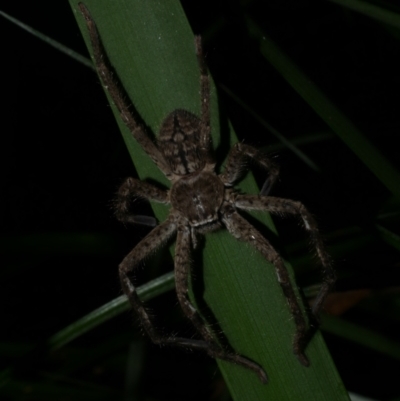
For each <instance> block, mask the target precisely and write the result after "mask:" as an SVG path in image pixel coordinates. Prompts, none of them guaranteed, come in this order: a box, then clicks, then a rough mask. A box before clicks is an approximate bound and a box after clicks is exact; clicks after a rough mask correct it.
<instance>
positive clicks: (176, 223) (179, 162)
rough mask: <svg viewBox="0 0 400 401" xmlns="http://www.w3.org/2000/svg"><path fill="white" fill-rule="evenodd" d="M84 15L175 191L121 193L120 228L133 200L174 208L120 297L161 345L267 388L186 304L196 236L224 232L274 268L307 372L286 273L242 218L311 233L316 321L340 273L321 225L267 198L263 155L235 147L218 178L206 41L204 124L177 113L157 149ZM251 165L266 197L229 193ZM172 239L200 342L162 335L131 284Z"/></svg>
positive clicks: (290, 204)
mask: <svg viewBox="0 0 400 401" xmlns="http://www.w3.org/2000/svg"><path fill="white" fill-rule="evenodd" d="M79 8H80V10H81V12H82V14H83V16H84V18H85V21H86V24H87V27H88V30H89V35H90V40H91V44H92V47H93V57H94V61H95V64H96V68H97V71H98V73H99V75H100V77H101V79H102V82H103V85H104V86H105V87H106V88H107V90H108V92H109V93H110V95H111V97H112V99H113V101H114V103H115V105H116V106H117V108H118V109H119V111H120V114H121V118H122V120H123V121H124V122H125V124H126V125H127V127H128V128H129V129H130V131H131V133H132V135H133V136H134V138H135V139H136V140H137V142H138V143H139V144H140V145H141V146H142V148H143V149H144V150H145V152H146V153H147V154H148V155H149V157H150V158H151V159H152V160H153V161H154V163H155V164H156V165H157V166H158V168H159V169H160V170H161V171H162V172H163V173H164V174H165V176H166V177H167V178H168V179H169V180H170V181H171V189H170V190H169V191H165V190H162V189H159V188H157V187H155V186H154V185H152V184H149V183H146V182H142V181H139V180H136V179H134V178H127V179H126V180H125V181H124V183H123V184H122V185H121V187H120V189H119V190H118V193H117V198H116V200H115V215H116V217H117V218H118V219H119V220H120V221H121V222H123V223H136V222H137V218H136V216H135V215H133V214H131V213H130V203H131V201H132V199H133V198H134V197H138V196H139V197H142V198H145V199H149V200H153V201H156V202H160V203H164V204H170V205H171V210H170V214H169V216H168V218H167V219H166V220H165V221H164V222H163V223H161V224H160V225H158V226H156V227H155V228H154V229H153V230H152V231H151V232H150V233H149V234H148V235H147V236H146V237H145V238H144V239H143V240H142V241H141V242H140V243H139V244H138V245H137V246H136V247H135V248H134V249H133V250H132V251H131V252H130V253H129V254H128V255H127V256H126V257H125V259H124V260H123V261H122V262H121V264H120V266H119V275H120V279H121V286H122V289H123V291H124V293H125V294H126V296H127V297H128V299H129V302H130V303H131V305H132V307H133V309H134V310H135V311H136V312H137V313H138V315H139V318H140V321H141V323H142V325H143V327H144V329H145V331H146V332H147V334H148V335H149V336H150V338H151V339H152V341H153V342H154V343H156V344H167V345H174V346H182V347H189V348H192V349H199V350H203V351H205V352H206V353H207V354H208V355H210V356H211V357H214V358H219V359H223V360H226V361H229V362H232V363H235V364H239V365H241V366H243V367H245V368H247V369H250V370H252V371H253V372H255V373H256V374H257V375H258V377H259V378H260V380H261V381H262V382H263V383H266V382H267V381H268V378H267V375H266V373H265V371H264V369H263V368H262V367H261V366H260V365H259V364H257V363H256V362H254V361H252V360H250V359H249V358H246V357H244V356H241V355H239V354H236V353H233V352H229V351H226V350H225V349H224V348H223V347H221V346H220V345H219V343H218V342H217V341H216V339H215V335H214V334H213V333H212V331H211V330H210V329H209V328H208V326H207V325H206V324H205V322H204V321H203V319H202V318H201V316H200V314H199V313H198V312H197V311H196V309H195V307H194V306H193V305H192V304H191V302H190V300H189V298H188V275H189V274H190V256H191V251H192V248H195V247H196V245H197V236H198V235H199V234H200V235H201V234H206V233H207V232H210V231H214V230H216V229H218V228H220V227H221V226H225V227H226V229H227V230H228V231H229V232H230V233H231V234H232V235H233V236H234V237H235V238H237V239H238V240H240V241H245V242H248V243H250V244H251V245H252V246H254V247H255V248H256V249H257V250H258V251H259V252H260V253H261V254H262V255H263V256H264V257H265V259H266V260H268V261H269V262H271V263H272V264H273V265H274V267H275V270H276V276H277V279H278V281H279V283H280V285H281V287H282V291H283V293H284V295H285V297H286V298H287V301H288V305H289V308H290V311H291V313H292V315H293V318H294V323H295V333H294V338H293V351H294V353H295V355H296V356H297V357H298V359H299V361H300V362H301V363H302V364H303V365H304V366H308V365H309V361H308V359H307V357H306V355H305V353H304V350H305V347H306V345H307V342H308V340H309V334H310V330H309V328H308V327H307V324H306V319H305V317H304V316H303V312H302V310H301V308H300V305H299V302H298V300H297V297H296V294H295V291H294V290H293V286H292V283H291V281H290V278H289V274H288V271H287V269H286V267H285V265H284V263H283V261H282V258H281V257H280V255H279V254H278V252H277V251H276V250H275V249H274V248H273V247H272V246H271V244H270V243H269V242H268V241H267V240H266V239H265V238H264V237H263V236H262V235H261V234H260V233H259V232H258V231H257V230H256V229H255V228H254V227H253V226H252V225H251V224H250V223H249V222H248V221H247V220H245V219H244V218H243V217H241V216H240V215H239V213H238V212H237V210H238V209H243V210H263V211H268V212H270V213H275V214H279V215H295V216H299V217H300V219H301V220H302V222H303V225H304V227H305V229H306V230H307V231H308V232H309V233H310V236H311V239H312V241H313V244H314V247H315V249H316V252H317V255H318V257H319V260H320V262H321V264H322V270H323V283H322V286H321V289H320V292H319V294H318V296H317V299H316V301H315V302H314V306H313V313H314V314H315V316H317V315H318V313H319V311H320V310H321V308H322V305H323V302H324V300H325V298H326V296H327V294H328V292H329V290H330V289H331V287H332V286H333V284H334V282H335V273H334V271H333V269H332V267H331V263H330V260H329V256H328V254H327V252H326V250H325V248H324V246H323V243H322V240H321V238H320V235H319V233H318V228H317V224H316V222H315V220H314V218H313V217H312V216H311V214H310V213H309V212H308V211H307V209H306V208H305V207H304V206H303V205H302V204H301V203H299V202H296V201H293V200H290V199H279V198H275V197H271V196H267V192H268V189H269V188H270V187H271V186H272V185H273V183H274V181H275V180H276V178H277V176H278V169H277V168H276V166H275V165H274V164H273V163H272V162H271V161H270V160H269V159H268V158H267V157H266V156H265V155H264V154H263V153H261V152H260V151H258V150H257V149H256V148H254V147H252V146H249V145H244V144H241V143H237V144H236V145H234V146H233V148H232V149H231V151H230V152H229V155H228V158H227V162H226V165H225V169H224V172H223V173H222V174H219V175H217V174H216V173H215V161H214V159H213V156H212V147H211V136H210V79H209V76H208V71H207V67H206V64H205V62H204V57H203V50H202V45H201V38H200V37H199V36H196V37H195V48H196V54H197V60H198V64H199V70H200V98H201V114H200V117H198V116H196V115H194V114H192V113H190V112H188V111H186V110H174V111H172V112H171V113H170V114H169V115H168V116H167V117H166V118H165V120H164V121H163V123H162V125H161V128H160V132H159V135H158V140H157V145H156V144H155V143H154V142H153V141H152V140H151V139H150V137H149V136H148V135H147V133H146V132H145V130H144V129H143V127H142V126H141V125H140V124H139V123H138V122H137V121H136V119H135V117H134V115H133V114H132V113H131V112H130V110H129V104H128V103H127V102H126V100H125V97H124V96H123V94H122V93H121V91H120V89H119V85H118V84H117V82H116V81H115V80H114V78H113V75H112V72H111V70H110V67H109V65H107V57H106V55H105V53H104V49H103V46H102V44H101V41H100V37H99V33H98V31H97V28H96V25H95V23H94V21H93V19H92V18H91V16H90V14H89V11H88V10H87V8H86V7H85V5H84V4H82V3H80V4H79ZM248 159H252V160H254V161H255V162H257V163H258V164H259V165H260V166H261V167H263V168H265V169H266V170H268V171H269V178H268V180H267V182H266V184H265V185H264V187H263V190H262V191H261V194H262V195H243V194H240V193H238V192H236V191H235V190H233V189H232V188H231V187H232V186H233V185H234V184H235V183H237V182H238V181H239V180H240V179H241V178H242V176H243V174H244V173H245V172H246V170H248V167H247V163H246V162H247V160H248ZM172 236H176V249H175V281H176V292H177V296H178V301H179V303H180V305H181V307H182V310H183V312H184V314H185V315H186V316H187V317H188V318H189V319H190V320H191V322H192V323H193V325H194V326H195V328H196V329H197V331H198V332H199V334H200V335H201V337H202V340H195V339H191V338H190V339H189V338H181V337H175V336H170V337H165V336H162V335H161V334H159V333H158V332H157V331H156V330H155V328H154V325H153V322H152V319H151V318H150V316H149V315H148V313H147V312H146V310H145V308H144V307H143V304H142V302H141V301H140V299H139V297H138V295H137V292H136V289H135V287H134V286H133V284H132V282H131V280H130V279H129V277H128V274H129V273H130V272H131V271H132V270H134V269H135V268H136V267H138V266H139V265H140V263H141V261H142V260H143V259H144V258H145V257H146V256H148V255H149V254H151V253H152V252H153V251H154V250H155V249H157V248H158V247H159V246H161V245H162V244H164V243H165V242H166V241H167V240H168V239H170V238H171V237H172Z"/></svg>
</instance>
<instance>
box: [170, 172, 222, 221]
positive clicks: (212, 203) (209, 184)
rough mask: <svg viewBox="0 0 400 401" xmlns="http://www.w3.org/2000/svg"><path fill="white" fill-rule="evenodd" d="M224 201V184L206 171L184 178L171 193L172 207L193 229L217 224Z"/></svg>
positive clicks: (175, 185)
mask: <svg viewBox="0 0 400 401" xmlns="http://www.w3.org/2000/svg"><path fill="white" fill-rule="evenodd" d="M223 200H224V184H223V183H222V181H221V180H220V179H219V178H218V177H217V176H216V175H215V174H213V173H209V172H204V171H203V172H201V173H198V174H192V175H189V176H187V177H182V178H181V179H180V180H179V181H177V182H176V183H175V184H174V185H173V186H172V188H171V192H170V201H171V206H172V207H173V208H174V209H175V210H178V211H179V212H181V214H182V215H183V217H185V218H186V219H187V220H188V221H189V224H190V225H191V226H193V227H198V226H202V225H209V224H210V223H215V222H216V221H217V220H218V219H219V216H218V211H219V209H220V207H221V205H222V202H223Z"/></svg>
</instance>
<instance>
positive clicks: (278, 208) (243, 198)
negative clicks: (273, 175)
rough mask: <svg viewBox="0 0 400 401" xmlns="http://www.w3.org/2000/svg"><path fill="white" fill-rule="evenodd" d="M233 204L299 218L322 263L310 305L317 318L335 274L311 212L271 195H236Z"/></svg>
mask: <svg viewBox="0 0 400 401" xmlns="http://www.w3.org/2000/svg"><path fill="white" fill-rule="evenodd" d="M234 204H235V206H236V207H238V208H239V209H245V210H265V211H267V212H270V213H273V214H279V215H281V216H287V215H292V216H298V217H300V218H301V220H302V222H303V226H304V228H305V229H306V231H308V233H309V234H310V237H311V240H312V243H313V245H314V248H315V250H316V253H317V256H318V259H319V260H320V262H321V265H322V286H321V288H320V290H319V293H318V295H317V297H316V299H315V301H314V303H313V307H312V311H313V314H314V315H315V317H316V318H317V319H318V314H319V312H320V311H321V309H322V307H323V305H324V301H325V299H326V297H327V295H328V294H329V292H330V290H331V289H332V287H333V285H334V284H335V281H336V274H335V270H334V269H333V267H332V262H331V259H330V257H329V255H328V252H327V251H326V249H325V246H324V244H323V241H322V238H321V235H320V233H319V230H318V225H317V222H316V221H315V219H314V218H313V216H312V215H311V213H310V212H309V211H308V210H307V209H306V208H305V206H304V205H303V204H302V203H300V202H297V201H294V200H291V199H283V198H276V197H272V196H257V195H237V196H236V198H235V200H234Z"/></svg>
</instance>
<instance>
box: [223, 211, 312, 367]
mask: <svg viewBox="0 0 400 401" xmlns="http://www.w3.org/2000/svg"><path fill="white" fill-rule="evenodd" d="M225 209H226V210H225V213H223V218H222V220H223V222H224V224H225V226H226V228H227V229H228V231H229V232H230V233H231V234H232V235H233V236H234V237H235V238H236V239H238V240H240V241H244V242H248V243H249V244H251V245H252V246H253V247H254V248H256V249H257V250H258V251H259V252H260V253H261V254H262V255H263V256H264V258H265V259H266V260H268V261H269V262H270V263H271V264H272V265H273V266H274V267H275V270H276V275H277V278H278V282H279V284H280V286H281V288H282V290H283V293H284V295H285V297H286V299H287V301H288V304H289V308H290V311H291V313H292V316H293V318H294V322H295V325H296V332H295V335H294V339H293V352H294V354H295V355H296V356H297V358H298V359H299V361H300V363H301V364H302V365H304V366H309V364H310V363H309V361H308V358H307V357H306V356H305V354H304V348H305V345H306V343H305V340H306V338H307V324H306V321H305V319H304V316H303V313H302V311H301V308H300V305H299V303H298V301H297V297H296V294H295V292H294V290H293V286H292V283H291V281H290V277H289V273H288V271H287V269H286V266H285V265H284V263H283V261H282V258H281V257H280V256H279V254H278V252H277V251H276V250H275V249H274V248H273V247H272V245H271V244H270V243H269V242H268V241H267V240H266V239H265V238H264V236H263V235H262V234H261V233H260V232H258V231H257V230H256V229H255V228H254V227H253V226H252V225H251V224H250V223H249V222H248V221H247V220H245V219H244V218H243V217H241V216H240V215H239V214H238V213H237V212H236V210H235V209H234V207H232V206H231V205H226V206H225Z"/></svg>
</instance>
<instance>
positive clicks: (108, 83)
mask: <svg viewBox="0 0 400 401" xmlns="http://www.w3.org/2000/svg"><path fill="white" fill-rule="evenodd" d="M78 7H79V9H80V10H81V13H82V15H83V17H84V19H85V22H86V26H87V28H88V31H89V37H90V42H91V44H92V49H93V58H94V63H95V65H96V69H97V72H98V74H99V76H100V78H101V80H102V82H103V86H104V87H105V88H106V89H107V91H108V93H109V94H110V96H111V98H112V100H113V102H114V103H115V105H116V106H117V108H118V110H119V112H120V115H121V118H122V120H123V121H124V123H125V124H126V126H127V127H128V128H129V130H130V131H131V133H132V135H133V136H134V138H135V139H136V140H137V142H138V143H139V144H140V146H141V147H142V148H143V150H144V151H145V152H146V153H147V154H148V155H149V156H150V158H151V159H152V160H153V162H154V163H155V164H156V165H157V167H158V168H159V169H160V170H161V171H162V172H163V173H164V174H165V176H167V177H170V176H171V175H172V172H171V169H170V167H169V166H168V164H167V163H166V161H165V159H164V156H163V155H162V153H161V152H160V151H159V149H158V148H157V146H156V145H155V144H154V142H153V141H152V140H151V139H150V138H149V137H148V135H147V134H146V132H145V130H144V129H143V127H142V126H141V125H140V124H138V123H137V121H136V119H135V117H134V115H133V114H132V112H131V111H130V109H129V107H130V104H129V103H128V102H127V101H126V98H125V96H124V93H123V92H122V91H121V89H120V86H119V83H118V82H117V80H116V79H115V78H114V77H113V73H112V68H111V66H110V65H109V62H108V59H107V56H106V53H105V50H104V47H103V44H102V42H101V40H100V35H99V32H98V29H97V26H96V24H95V22H94V20H93V18H92V17H91V15H90V13H89V10H88V9H87V8H86V6H85V5H84V4H83V3H79V4H78Z"/></svg>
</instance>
